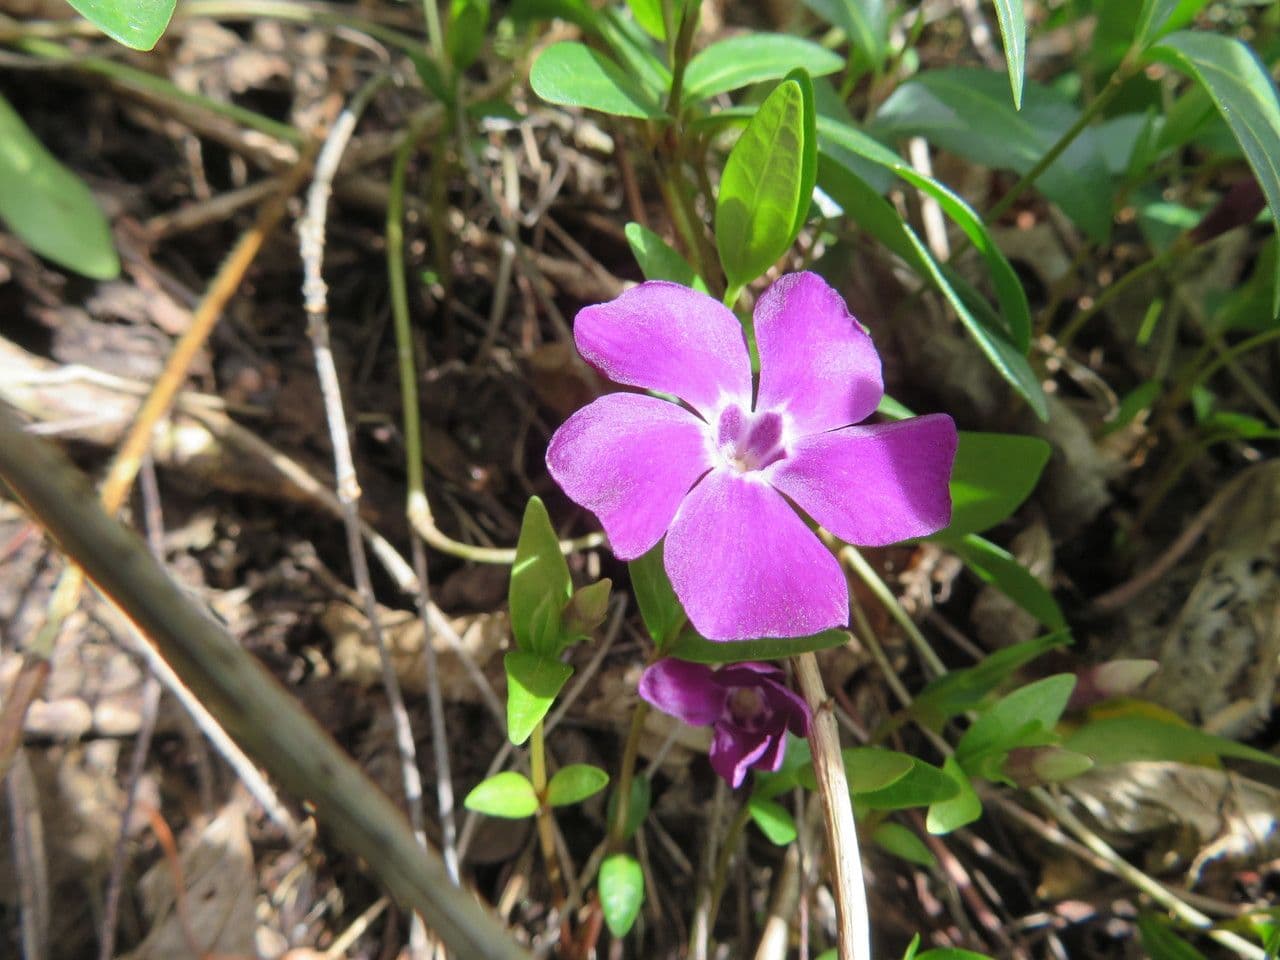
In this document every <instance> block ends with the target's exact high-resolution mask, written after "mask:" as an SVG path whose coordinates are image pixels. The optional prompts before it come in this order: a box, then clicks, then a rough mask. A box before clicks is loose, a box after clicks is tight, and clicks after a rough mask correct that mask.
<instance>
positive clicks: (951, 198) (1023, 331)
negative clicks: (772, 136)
mask: <svg viewBox="0 0 1280 960" xmlns="http://www.w3.org/2000/svg"><path fill="white" fill-rule="evenodd" d="M817 132H818V147H819V149H820V150H822V151H823V153H824V154H825V155H826V156H828V157H829V158H830V159H831V160H832V161H834V162H835V163H839V164H841V165H842V166H845V167H847V166H848V164H846V163H844V162H843V161H842V160H841V158H840V157H839V156H838V154H836V153H834V152H833V148H838V149H840V150H844V151H847V152H848V153H850V154H852V155H853V156H856V157H860V158H862V159H863V160H867V161H870V162H871V163H874V164H876V165H877V166H880V167H881V168H883V169H885V170H887V171H889V172H891V173H892V174H893V175H894V176H897V177H900V178H902V179H903V180H905V181H907V182H908V183H910V184H911V185H912V186H914V187H915V188H916V189H918V190H921V191H923V192H924V193H926V194H928V195H929V196H931V197H933V199H935V200H937V201H938V206H939V207H941V208H942V212H943V213H945V214H946V215H947V217H948V218H950V220H951V222H952V223H954V224H955V225H956V226H957V227H959V228H960V230H961V231H962V232H963V233H964V235H965V236H966V237H968V238H969V242H970V243H972V244H973V247H974V249H975V250H977V251H978V252H979V253H980V254H982V257H983V259H984V260H986V262H987V270H988V272H989V273H990V275H991V284H992V286H993V287H994V288H995V291H996V299H997V300H998V301H999V303H1000V313H1001V316H1002V317H1003V319H1004V322H1005V325H1006V330H1007V332H1008V333H1009V335H1010V337H1011V339H1012V340H1013V342H1014V345H1015V346H1016V347H1018V349H1019V350H1021V351H1022V352H1023V353H1026V352H1027V350H1028V348H1029V347H1030V344H1031V308H1030V307H1029V306H1028V304H1027V294H1026V291H1025V290H1024V289H1023V286H1022V281H1021V280H1019V279H1018V275H1017V273H1015V272H1014V269H1013V267H1012V265H1010V263H1009V260H1008V258H1006V257H1005V255H1004V252H1003V251H1002V250H1001V249H1000V248H999V247H998V246H996V242H995V240H994V239H993V238H992V236H991V233H990V232H989V231H988V230H987V227H986V224H984V223H983V222H982V218H981V217H980V216H978V214H977V213H975V212H974V210H973V208H972V207H970V206H969V204H967V203H966V202H965V201H964V200H963V199H961V198H960V197H959V196H958V195H956V194H955V193H954V192H952V190H951V189H950V188H949V187H947V186H945V185H943V184H941V183H939V182H938V181H937V180H934V179H933V178H932V177H928V176H925V175H924V174H922V173H920V172H919V171H917V170H915V169H914V168H913V167H911V166H910V165H909V164H906V163H903V162H902V159H901V158H900V157H899V156H898V155H897V154H896V153H894V152H893V151H892V150H890V149H888V148H887V147H885V146H884V145H883V144H881V143H880V142H879V141H877V140H873V139H872V138H871V137H869V136H867V135H866V134H865V133H863V132H862V131H860V130H858V129H856V128H854V127H853V126H851V125H850V124H848V123H843V122H841V121H840V120H838V119H836V118H834V117H829V116H823V115H819V116H818V119H817ZM851 172H852V173H853V174H854V175H855V176H859V177H860V178H861V175H860V174H859V173H858V171H857V170H851ZM862 179H865V178H862ZM908 262H910V260H908ZM926 276H927V274H926Z"/></svg>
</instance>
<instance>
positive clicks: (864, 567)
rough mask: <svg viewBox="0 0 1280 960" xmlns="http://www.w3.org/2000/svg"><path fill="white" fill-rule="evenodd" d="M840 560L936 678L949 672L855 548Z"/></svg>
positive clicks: (887, 588)
mask: <svg viewBox="0 0 1280 960" xmlns="http://www.w3.org/2000/svg"><path fill="white" fill-rule="evenodd" d="M840 559H841V560H844V561H845V562H846V563H848V565H849V566H850V567H852V568H853V570H854V572H855V573H857V574H858V576H859V577H861V578H862V582H863V583H865V584H866V585H867V586H868V587H870V588H871V592H872V593H874V594H875V595H876V598H877V599H878V600H879V601H880V602H881V603H882V604H884V608H885V609H886V610H888V611H889V616H891V617H893V619H894V620H895V621H897V623H898V626H900V627H901V628H902V629H903V631H904V632H905V633H906V635H907V637H908V638H909V639H910V640H911V643H912V645H913V646H914V647H915V648H916V653H918V654H919V655H920V659H921V660H923V661H924V662H925V665H926V666H928V667H929V669H930V670H931V671H932V672H933V674H934V676H938V677H940V676H942V675H943V674H945V673H946V672H947V667H946V664H944V663H943V662H942V660H941V658H939V656H938V655H937V654H936V653H935V652H934V650H933V647H931V646H929V641H928V640H926V639H925V637H924V634H923V633H921V632H920V628H919V627H917V626H916V625H915V621H914V620H912V619H911V617H910V616H909V615H908V614H907V611H905V610H903V609H902V604H900V603H899V602H898V598H897V597H895V596H894V595H893V591H892V590H890V589H889V585H888V584H887V583H885V582H884V580H882V579H881V578H880V574H878V573H876V571H875V569H874V568H873V567H872V566H871V564H869V563H867V561H866V558H865V557H863V555H862V554H861V553H859V552H858V551H857V550H856V549H855V548H854V547H844V548H842V549H841V550H840Z"/></svg>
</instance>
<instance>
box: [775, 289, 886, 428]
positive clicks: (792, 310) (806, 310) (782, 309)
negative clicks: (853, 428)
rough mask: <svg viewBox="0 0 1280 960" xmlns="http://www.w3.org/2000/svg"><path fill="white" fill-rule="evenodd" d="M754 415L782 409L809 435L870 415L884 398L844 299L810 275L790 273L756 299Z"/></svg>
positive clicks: (867, 345) (865, 339) (876, 364)
mask: <svg viewBox="0 0 1280 960" xmlns="http://www.w3.org/2000/svg"><path fill="white" fill-rule="evenodd" d="M755 328H756V346H757V347H758V348H759V350H760V392H759V396H758V398H757V400H756V407H755V408H756V410H778V411H786V412H787V413H789V414H790V415H791V422H792V432H793V434H794V435H796V436H801V437H803V436H807V435H808V434H811V433H819V432H821V431H823V430H832V429H834V428H836V427H847V426H849V425H850V424H852V423H858V422H859V421H862V420H865V419H866V418H867V417H869V416H870V415H871V413H872V411H874V410H875V408H876V407H877V406H878V405H879V403H880V398H881V397H882V396H883V395H884V381H883V380H882V379H881V375H880V355H879V354H878V353H876V348H875V346H874V345H873V344H872V343H871V337H870V336H869V335H868V334H867V332H866V331H865V330H863V329H862V327H861V326H860V325H859V324H858V321H857V320H855V319H854V318H853V317H852V316H850V315H849V310H848V308H847V307H846V306H845V302H844V300H843V298H841V296H840V294H838V293H836V291H835V290H833V289H831V287H829V286H827V283H826V281H825V280H823V279H822V278H821V277H819V276H818V275H817V274H815V273H791V274H787V275H786V276H785V277H782V278H781V279H780V280H778V281H777V282H776V283H775V284H774V285H773V286H771V287H770V288H769V289H768V290H766V291H765V292H764V294H763V295H762V296H761V297H760V299H759V300H758V301H757V302H756V309H755Z"/></svg>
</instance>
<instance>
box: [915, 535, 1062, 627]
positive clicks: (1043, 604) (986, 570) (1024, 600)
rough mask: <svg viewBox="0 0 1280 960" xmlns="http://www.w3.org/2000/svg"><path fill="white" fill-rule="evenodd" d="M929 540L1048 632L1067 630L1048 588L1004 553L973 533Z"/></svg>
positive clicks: (1013, 558)
mask: <svg viewBox="0 0 1280 960" xmlns="http://www.w3.org/2000/svg"><path fill="white" fill-rule="evenodd" d="M931 539H934V540H936V541H937V542H938V543H941V544H943V545H944V546H945V547H947V549H949V550H951V551H952V552H954V553H955V554H956V555H957V556H959V557H960V559H961V560H963V561H964V563H965V566H967V567H968V568H969V569H970V570H972V571H973V572H974V573H975V574H976V575H977V576H978V578H979V579H980V580H982V581H983V582H984V583H989V584H991V585H992V586H994V587H995V588H996V589H997V590H999V591H1000V592H1001V593H1003V594H1004V595H1005V596H1006V597H1008V598H1009V599H1010V600H1012V601H1013V602H1014V603H1016V604H1017V605H1018V606H1020V607H1022V609H1023V610H1025V611H1027V613H1029V614H1031V615H1032V616H1033V617H1035V618H1036V619H1037V620H1039V621H1040V622H1041V623H1042V624H1044V625H1045V626H1046V627H1048V628H1049V629H1050V630H1065V629H1067V620H1066V617H1064V616H1063V615H1062V608H1061V607H1059V606H1058V601H1056V600H1055V599H1053V594H1052V593H1050V592H1049V588H1048V587H1046V586H1045V585H1044V584H1042V583H1041V582H1040V581H1039V580H1037V579H1036V578H1035V576H1034V575H1033V574H1032V573H1031V572H1030V571H1029V570H1028V569H1027V568H1026V567H1024V566H1023V565H1022V564H1020V563H1019V562H1018V561H1017V559H1016V558H1015V557H1014V556H1013V555H1012V554H1011V553H1009V551H1008V550H1005V549H1004V548H1003V547H998V546H996V545H995V544H994V543H992V542H991V541H990V540H984V539H983V538H982V537H980V536H978V535H977V534H974V533H969V534H965V535H964V536H963V537H948V536H947V535H946V534H940V535H936V536H935V537H933V538H931Z"/></svg>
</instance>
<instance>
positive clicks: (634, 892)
mask: <svg viewBox="0 0 1280 960" xmlns="http://www.w3.org/2000/svg"><path fill="white" fill-rule="evenodd" d="M643 903H644V871H642V870H641V869H640V862H639V861H638V860H636V858H635V857H633V856H631V854H629V853H614V854H610V855H609V856H607V857H605V858H604V863H602V864H600V909H601V911H602V912H603V913H604V922H605V923H606V924H607V925H608V927H609V932H610V933H612V934H613V935H614V936H615V937H625V936H626V935H627V933H628V932H629V931H630V930H631V925H632V924H633V923H635V922H636V916H637V915H638V914H639V913H640V906H641V904H643Z"/></svg>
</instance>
